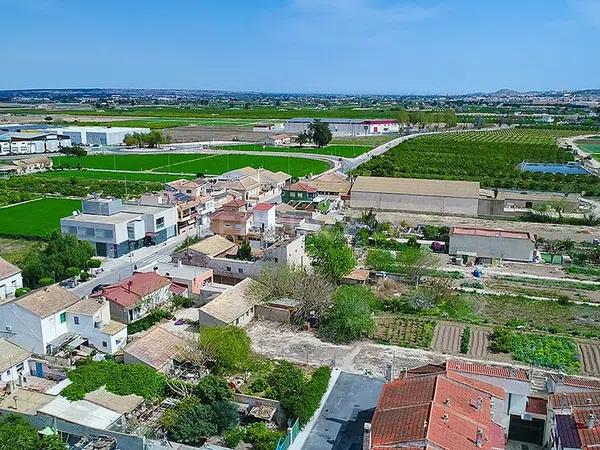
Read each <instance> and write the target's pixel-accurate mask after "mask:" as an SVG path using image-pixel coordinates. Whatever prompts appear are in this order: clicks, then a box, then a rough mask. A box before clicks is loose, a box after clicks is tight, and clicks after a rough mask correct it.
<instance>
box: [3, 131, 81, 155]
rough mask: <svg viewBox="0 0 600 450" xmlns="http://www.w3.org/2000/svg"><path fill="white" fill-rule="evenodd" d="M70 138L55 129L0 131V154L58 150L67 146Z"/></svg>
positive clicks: (27, 153) (25, 153) (24, 153)
mask: <svg viewBox="0 0 600 450" xmlns="http://www.w3.org/2000/svg"><path fill="white" fill-rule="evenodd" d="M70 145H71V138H70V137H69V136H66V135H64V134H62V133H58V132H57V131H49V130H47V131H21V132H18V131H11V132H8V133H3V134H2V133H0V155H29V154H33V153H47V152H53V153H55V152H58V151H60V149H61V148H62V147H69V146H70Z"/></svg>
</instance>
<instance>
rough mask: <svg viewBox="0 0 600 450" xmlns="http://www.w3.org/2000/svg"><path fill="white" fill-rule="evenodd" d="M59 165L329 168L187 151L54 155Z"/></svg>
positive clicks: (199, 170) (210, 171)
mask: <svg viewBox="0 0 600 450" xmlns="http://www.w3.org/2000/svg"><path fill="white" fill-rule="evenodd" d="M53 161H54V166H55V167H57V168H61V167H64V168H76V167H78V165H81V167H82V168H86V169H104V170H110V171H112V172H113V176H115V175H114V173H115V172H116V171H119V170H122V171H134V172H144V171H149V172H160V173H166V174H171V175H173V174H174V175H178V177H179V178H181V176H179V174H187V175H188V176H195V175H196V174H207V175H220V174H222V173H223V172H226V171H228V170H233V169H239V168H241V167H246V166H252V167H263V168H265V169H269V170H272V171H274V172H277V171H279V170H282V171H284V172H287V173H289V174H291V175H293V176H295V177H303V176H306V175H309V174H311V173H321V172H323V171H325V170H327V169H328V168H329V164H328V163H326V162H325V161H318V160H315V159H307V158H296V157H285V156H267V155H265V156H257V155H240V154H232V155H207V154H198V153H196V154H190V153H187V154H184V153H176V154H170V153H161V154H133V155H88V156H84V157H82V158H76V157H68V156H59V157H55V158H53Z"/></svg>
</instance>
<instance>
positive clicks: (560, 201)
mask: <svg viewBox="0 0 600 450" xmlns="http://www.w3.org/2000/svg"><path fill="white" fill-rule="evenodd" d="M546 205H547V209H550V210H552V211H554V212H555V213H556V214H558V220H562V218H563V213H564V212H565V210H566V209H567V208H568V207H569V201H568V200H567V197H554V198H552V199H551V200H548V201H547V202H546Z"/></svg>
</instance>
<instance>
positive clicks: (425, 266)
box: [396, 247, 439, 286]
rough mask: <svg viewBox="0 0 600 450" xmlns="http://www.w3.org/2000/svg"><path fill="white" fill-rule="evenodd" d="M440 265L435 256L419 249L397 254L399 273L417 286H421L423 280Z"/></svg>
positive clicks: (414, 248)
mask: <svg viewBox="0 0 600 450" xmlns="http://www.w3.org/2000/svg"><path fill="white" fill-rule="evenodd" d="M438 265H439V259H438V257H437V256H436V255H435V254H433V253H431V252H429V251H427V250H423V249H421V248H418V247H411V248H407V249H406V250H404V251H402V252H398V253H397V254H396V267H397V270H398V273H400V274H402V275H405V276H406V277H407V278H409V279H410V280H411V281H412V282H413V283H415V286H419V282H420V281H421V278H422V277H423V276H424V275H427V274H428V273H429V272H431V270H432V269H435V268H436V267H437V266H438Z"/></svg>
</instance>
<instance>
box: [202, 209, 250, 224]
mask: <svg viewBox="0 0 600 450" xmlns="http://www.w3.org/2000/svg"><path fill="white" fill-rule="evenodd" d="M250 217H252V214H250V213H245V212H241V211H217V212H216V213H214V214H213V215H212V216H211V218H210V220H213V221H218V220H222V221H224V222H240V223H241V222H247V221H248V220H249V219H250Z"/></svg>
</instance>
